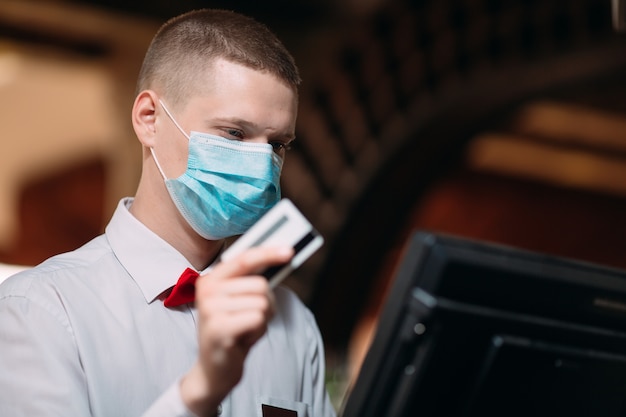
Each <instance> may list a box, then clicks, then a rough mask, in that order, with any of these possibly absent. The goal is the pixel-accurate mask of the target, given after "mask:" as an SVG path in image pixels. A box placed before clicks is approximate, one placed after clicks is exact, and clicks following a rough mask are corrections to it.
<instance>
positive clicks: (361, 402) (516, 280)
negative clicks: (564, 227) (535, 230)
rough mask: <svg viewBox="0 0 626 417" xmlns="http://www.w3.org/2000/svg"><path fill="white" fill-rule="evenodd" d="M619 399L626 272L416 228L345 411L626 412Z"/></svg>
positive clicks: (625, 338)
mask: <svg viewBox="0 0 626 417" xmlns="http://www.w3.org/2000/svg"><path fill="white" fill-rule="evenodd" d="M625 256H626V249H625ZM625 400H626V272H624V271H621V270H617V269H613V268H608V267H603V266H599V265H593V264H590V263H586V262H582V261H575V260H571V259H563V258H558V257H554V256H549V255H544V254H539V253H533V252H529V251H525V250H521V249H516V248H512V247H508V246H502V245H496V244H491V243H487V242H478V241H472V240H468V239H463V238H459V237H454V236H446V235H439V234H433V233H428V232H416V233H415V234H414V235H413V236H412V237H411V240H410V242H409V244H408V245H407V247H406V249H405V252H404V255H403V257H402V259H401V263H400V265H399V269H398V271H397V274H396V276H395V279H394V282H393V285H392V287H391V289H390V292H389V295H388V297H387V300H386V302H385V304H384V306H383V310H382V311H381V315H380V317H379V321H378V326H377V329H376V332H375V334H374V337H373V339H372V344H371V345H370V347H369V350H368V353H367V355H366V357H365V359H364V361H363V363H362V366H361V369H360V372H359V375H358V378H357V379H356V381H355V383H354V385H353V386H352V388H351V391H350V393H349V394H348V396H347V400H346V401H345V404H344V408H343V412H342V415H343V417H370V416H371V417H381V416H384V417H408V416H419V417H429V416H467V417H479V416H480V417H490V416H498V417H500V416H525V417H526V416H535V417H536V416H568V417H575V416H581V417H582V416H594V417H600V416H626V404H625Z"/></svg>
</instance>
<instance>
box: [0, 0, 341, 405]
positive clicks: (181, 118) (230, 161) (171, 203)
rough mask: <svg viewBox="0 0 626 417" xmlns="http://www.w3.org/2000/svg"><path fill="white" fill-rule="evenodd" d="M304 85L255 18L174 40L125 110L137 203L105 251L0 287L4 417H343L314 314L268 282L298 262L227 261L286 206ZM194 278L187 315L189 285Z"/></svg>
mask: <svg viewBox="0 0 626 417" xmlns="http://www.w3.org/2000/svg"><path fill="white" fill-rule="evenodd" d="M299 81H300V79H299V75H298V71H297V68H296V66H295V64H294V62H293V59H292V57H291V56H290V55H289V53H288V52H287V51H286V50H285V48H284V47H283V45H282V44H281V43H280V42H279V41H278V40H277V39H276V38H275V37H274V35H273V34H271V33H270V32H269V31H268V30H267V28H266V27H265V26H263V25H261V24H259V23H257V22H255V21H254V20H252V19H250V18H247V17H244V16H241V15H239V14H236V13H232V12H228V11H220V10H201V11H194V12H190V13H187V14H184V15H182V16H179V17H177V18H174V19H172V20H170V21H168V22H166V23H165V24H164V25H163V27H162V28H161V29H160V30H159V31H158V32H157V34H156V36H155V38H154V40H153V41H152V44H151V45H150V48H149V49H148V52H147V54H146V57H145V60H144V64H143V67H142V69H141V72H140V75H139V81H138V93H137V96H136V100H135V103H134V106H133V110H132V123H133V126H134V129H135V132H136V134H137V137H138V139H139V141H140V142H141V144H142V146H143V168H142V175H141V179H140V182H139V186H138V189H137V192H136V195H135V197H134V199H131V198H127V199H123V200H122V201H121V202H120V204H119V206H118V208H117V210H116V212H115V213H114V215H113V218H112V219H111V222H110V223H109V224H108V226H107V228H106V231H105V234H104V235H102V236H99V237H97V238H95V239H94V240H93V241H91V242H89V243H88V244H86V245H85V246H83V247H81V248H79V249H77V250H76V251H73V252H70V253H67V254H62V255H59V256H56V257H53V258H51V259H49V260H47V261H45V262H44V263H42V264H41V265H39V266H37V267H35V268H34V269H32V270H29V271H26V272H22V273H20V274H18V275H16V276H13V277H11V278H9V279H8V280H7V281H5V282H4V283H3V285H2V286H1V287H0V329H1V330H0V415H2V416H64V417H70V416H116V417H117V416H139V415H145V416H194V415H195V416H212V415H218V414H221V415H226V416H237V417H243V416H272V415H281V416H333V415H334V411H333V410H332V407H331V405H330V402H329V400H328V395H327V393H326V390H325V387H324V353H323V346H322V342H321V337H320V335H319V330H318V328H317V325H316V324H315V321H314V319H313V317H312V315H311V313H310V312H309V311H308V310H307V309H306V308H305V307H304V306H303V304H302V303H301V302H300V301H299V300H298V299H297V298H296V297H295V295H294V294H293V293H292V292H290V291H288V290H287V289H285V288H277V289H275V290H274V291H273V292H272V291H271V290H270V289H269V288H268V283H267V282H266V280H265V279H264V278H263V277H261V276H259V275H258V273H259V271H261V270H263V269H265V268H267V267H269V266H271V265H275V264H280V263H284V262H287V261H288V260H289V259H290V258H291V257H292V256H293V251H292V249H291V248H281V247H276V248H255V249H251V250H249V251H247V252H245V253H244V254H242V255H241V256H239V257H237V258H236V259H234V260H232V261H229V262H219V254H220V253H221V251H222V250H223V247H224V242H225V239H226V238H228V237H230V236H236V235H239V234H242V233H243V232H244V231H245V230H246V229H247V228H248V227H250V226H251V225H252V224H253V223H254V222H255V221H256V220H258V218H260V217H261V215H262V214H264V213H265V212H266V211H267V210H268V209H269V208H270V207H271V206H272V205H273V204H275V203H276V202H277V201H278V199H279V198H280V188H279V176H280V171H281V167H282V160H283V158H284V156H285V151H286V149H287V147H288V146H289V143H290V142H291V141H292V140H293V139H294V131H295V121H296V112H297V86H298V84H299ZM183 271H185V272H184V273H183ZM181 273H183V274H182V275H181ZM198 273H199V275H200V276H199V278H197V281H196V282H195V303H194V302H192V299H191V298H188V295H189V285H190V284H187V287H185V285H184V282H185V280H187V279H190V280H191V281H192V282H193V280H194V279H195V277H196V276H197V275H198ZM179 277H181V278H180V282H181V286H180V287H179V286H176V287H175V288H174V289H172V286H174V284H176V283H177V281H178V280H179ZM192 288H193V287H192ZM191 294H192V295H193V290H192V291H191Z"/></svg>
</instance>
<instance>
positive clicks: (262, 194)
mask: <svg viewBox="0 0 626 417" xmlns="http://www.w3.org/2000/svg"><path fill="white" fill-rule="evenodd" d="M161 106H162V107H163V110H165V113H167V115H168V116H169V117H170V119H172V122H174V124H175V125H176V127H177V128H178V129H179V130H180V131H181V132H182V134H183V135H185V137H186V138H187V139H188V140H189V158H188V160H187V170H186V171H185V173H184V174H183V175H181V176H180V177H178V178H173V179H168V178H167V177H166V176H165V173H164V172H163V169H161V166H160V165H159V162H158V160H157V157H156V154H155V152H154V149H153V148H150V152H152V156H153V158H154V161H155V163H156V165H157V168H158V169H159V171H160V172H161V175H162V176H163V179H164V180H165V186H166V187H167V190H168V192H169V194H170V196H171V197H172V200H173V201H174V204H175V205H176V207H177V208H178V210H179V211H180V213H181V214H182V216H183V217H184V218H185V220H187V222H188V223H189V225H190V226H191V227H192V228H193V229H194V230H195V231H196V232H197V233H198V234H199V235H200V236H202V237H204V238H205V239H211V240H218V239H223V238H226V237H230V236H236V235H240V234H243V233H244V232H245V231H246V230H248V228H249V227H250V226H252V225H253V224H254V223H256V221H257V220H258V219H259V218H260V217H261V216H262V215H263V214H265V213H266V212H267V211H268V210H269V209H270V208H272V207H273V206H274V204H276V203H277V202H278V201H279V200H280V172H281V170H282V164H283V160H282V158H281V157H280V156H279V155H277V154H276V152H274V150H273V148H272V145H269V144H265V143H250V142H242V141H236V140H229V139H226V138H223V137H220V136H215V135H210V134H207V133H200V132H191V134H190V135H189V136H188V135H187V134H186V133H185V131H184V130H183V129H182V128H181V127H180V125H179V124H178V123H177V122H176V120H175V119H174V117H173V116H172V114H171V113H170V112H169V110H168V109H167V108H166V107H165V105H164V104H163V102H161Z"/></svg>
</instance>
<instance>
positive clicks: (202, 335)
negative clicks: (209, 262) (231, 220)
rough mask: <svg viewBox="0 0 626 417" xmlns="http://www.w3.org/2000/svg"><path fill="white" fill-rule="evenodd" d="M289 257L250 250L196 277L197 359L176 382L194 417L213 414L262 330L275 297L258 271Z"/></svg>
mask: <svg viewBox="0 0 626 417" xmlns="http://www.w3.org/2000/svg"><path fill="white" fill-rule="evenodd" d="M292 257H293V249H291V248H270V247H257V248H252V249H249V250H247V251H245V252H243V253H241V254H240V255H238V256H237V257H235V258H233V259H231V260H229V261H228V262H221V263H219V264H218V265H216V266H215V268H213V269H212V270H211V272H209V273H208V274H207V275H204V276H201V277H199V278H198V281H197V282H196V307H197V309H198V343H199V357H198V361H197V362H196V364H195V365H194V366H193V367H192V369H191V370H190V371H189V373H188V374H187V375H186V376H185V377H184V378H183V379H182V381H181V386H180V389H181V397H182V399H183V402H184V403H185V404H186V406H187V407H188V408H189V410H191V411H192V412H194V413H195V414H197V415H198V416H205V415H213V414H214V413H215V410H216V409H217V406H218V405H219V404H220V402H221V401H222V400H223V399H224V398H225V397H226V395H228V393H229V392H230V391H231V390H232V389H233V387H234V386H235V385H236V384H237V383H238V382H239V380H240V379H241V376H242V374H243V364H244V360H245V359H246V355H247V354H248V351H249V350H250V348H251V347H252V346H253V345H254V343H256V341H257V340H259V339H260V338H261V336H263V334H265V331H266V329H267V323H268V322H269V320H270V319H271V317H272V314H273V312H274V299H273V295H272V292H271V290H270V288H269V283H268V282H267V280H266V279H265V278H264V277H263V276H260V275H258V273H260V272H261V271H263V270H265V269H266V268H267V267H269V266H272V265H276V264H281V263H286V262H288V261H289V260H290V259H291V258H292Z"/></svg>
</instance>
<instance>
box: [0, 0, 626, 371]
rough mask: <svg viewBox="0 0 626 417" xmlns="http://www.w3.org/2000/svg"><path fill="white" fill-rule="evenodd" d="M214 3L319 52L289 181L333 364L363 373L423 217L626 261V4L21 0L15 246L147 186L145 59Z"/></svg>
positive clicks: (6, 87)
mask: <svg viewBox="0 0 626 417" xmlns="http://www.w3.org/2000/svg"><path fill="white" fill-rule="evenodd" d="M199 7H222V8H229V9H233V10H236V11H239V12H243V13H247V14H250V15H252V16H254V17H256V18H257V19H259V20H261V21H263V22H265V23H266V24H267V25H268V26H270V27H271V28H272V29H273V30H274V31H275V32H276V33H277V34H278V35H279V36H280V37H281V38H282V39H283V40H284V42H285V44H286V45H287V47H288V48H289V49H290V50H291V51H292V52H293V54H294V56H295V57H296V60H297V61H298V62H299V65H300V67H301V71H302V75H303V78H304V83H303V85H302V90H301V98H300V115H299V123H298V128H297V136H298V140H297V141H296V145H295V148H294V149H293V150H292V151H291V153H290V154H289V156H288V158H287V161H286V165H285V169H284V175H283V187H284V188H283V190H284V195H285V197H289V198H291V199H292V200H293V201H294V202H295V203H296V205H298V206H299V207H300V208H301V209H302V211H303V212H304V213H305V214H306V215H307V217H309V218H310V219H311V221H312V222H313V223H314V225H315V226H316V227H317V228H318V229H319V231H320V232H321V233H322V234H323V235H324V236H325V238H326V245H325V247H324V249H323V250H322V251H321V252H320V253H318V254H317V255H316V256H315V257H314V258H313V259H311V260H310V261H309V262H307V264H306V265H305V266H304V267H303V268H301V269H300V270H299V271H298V272H297V273H296V274H295V275H294V276H293V277H291V278H290V279H288V280H287V285H290V286H291V287H292V288H294V290H295V291H296V292H298V293H299V294H300V296H301V297H302V298H303V300H304V301H305V302H306V303H307V304H308V305H309V306H310V307H311V309H312V310H313V312H314V313H315V314H316V316H317V318H318V321H319V324H320V327H321V330H322V332H323V334H324V337H325V339H326V343H327V349H328V351H329V357H330V359H331V360H333V358H340V359H339V360H340V361H342V363H343V362H345V363H347V365H346V366H348V367H349V369H351V370H353V369H356V368H358V363H359V360H360V357H361V355H362V353H363V351H364V349H365V348H366V347H367V343H368V340H369V335H370V334H371V331H372V329H373V328H374V325H375V322H376V316H377V313H378V309H379V307H380V305H381V303H382V302H383V301H384V297H385V291H386V288H387V286H388V284H389V281H390V280H391V279H392V278H393V272H394V268H395V265H396V262H397V260H398V258H399V257H400V256H401V254H402V248H403V245H404V243H405V241H406V239H407V238H408V236H409V235H410V233H411V232H412V231H414V230H416V229H428V230H432V231H438V232H445V233H452V234H456V235H461V236H465V237H470V238H475V239H481V240H488V241H493V242H498V243H503V244H507V245H513V246H517V247H522V248H525V249H530V250H533V251H539V252H545V253H549V254H554V255H558V256H564V257H569V258H576V259H581V260H585V261H590V262H595V263H601V264H605V265H610V266H614V267H619V268H624V267H626V256H624V255H625V254H626V241H625V238H624V236H625V232H626V222H625V221H624V220H623V219H624V214H625V213H626V159H625V158H626V99H625V96H624V93H625V91H626V73H625V69H626V53H625V52H626V49H625V48H626V39H625V36H626V35H623V34H621V33H619V32H616V31H615V30H614V29H613V27H612V18H611V1H610V0H502V1H498V0H431V1H426V0H424V1H418V0H413V1H411V0H370V1H357V0H352V1H344V2H342V1H331V0H326V1H313V0H301V1H286V0H274V1H265V2H256V1H243V0H237V1H200V0H194V1H192V0H189V1H179V2H170V1H166V0H159V1H133V2H128V1H117V0H113V1H111V0H84V1H78V0H75V1H70V0H65V1H62V0H56V1H54V0H48V1H44V0H39V1H35V0H30V1H26V0H18V1H12V0H2V2H0V119H1V120H2V123H0V135H1V136H0V159H2V161H1V163H0V189H1V190H2V191H1V192H0V216H2V217H0V245H1V246H0V262H5V263H10V264H21V265H32V264H35V263H37V262H40V261H41V260H43V259H45V258H46V257H48V256H50V255H52V254H54V253H57V252H59V251H64V250H69V249H72V248H74V247H76V246H77V245H80V244H82V243H84V242H85V241H87V240H88V239H90V238H91V237H93V236H95V235H96V234H98V233H101V231H102V230H103V227H104V225H105V223H106V221H107V220H108V218H109V216H110V214H111V213H112V209H113V207H114V205H115V203H116V202H117V200H118V199H119V198H120V197H122V196H124V195H130V194H132V193H133V192H134V186H135V184H136V181H137V176H138V165H139V148H138V145H137V143H136V140H135V139H134V138H133V134H132V130H131V128H130V122H129V111H130V106H131V105H132V100H133V89H134V80H135V76H136V73H137V70H138V66H139V64H140V62H141V59H142V57H143V52H144V51H145V48H146V46H147V43H148V42H149V40H150V37H151V36H152V34H153V33H154V31H155V30H156V28H157V27H158V25H159V24H160V23H162V22H163V21H164V20H165V19H167V18H168V17H171V16H174V15H176V14H178V13H180V12H184V11H186V10H190V9H193V8H199ZM348 372H352V371H350V370H349V371H348Z"/></svg>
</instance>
